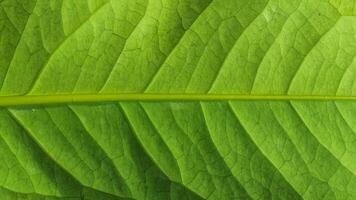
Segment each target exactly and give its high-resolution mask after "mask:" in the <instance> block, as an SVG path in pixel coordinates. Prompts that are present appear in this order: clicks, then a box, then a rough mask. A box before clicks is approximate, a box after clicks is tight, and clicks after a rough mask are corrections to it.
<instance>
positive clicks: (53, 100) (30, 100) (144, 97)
mask: <svg viewBox="0 0 356 200" xmlns="http://www.w3.org/2000/svg"><path fill="white" fill-rule="evenodd" d="M229 100H280V101H289V100H295V101H298V100H299V101H300V100H310V101H312V100H319V101H335V100H351V101H356V96H312V95H240V94H157V93H156V94H148V93H142V94H128V93H126V94H125V93H124V94H68V95H39V96H34V95H26V96H3V97H0V106H17V105H42V104H44V105H45V104H65V103H91V102H92V103H95V102H113V101H229Z"/></svg>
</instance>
